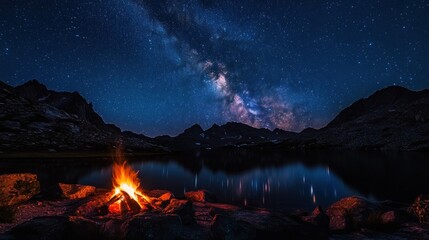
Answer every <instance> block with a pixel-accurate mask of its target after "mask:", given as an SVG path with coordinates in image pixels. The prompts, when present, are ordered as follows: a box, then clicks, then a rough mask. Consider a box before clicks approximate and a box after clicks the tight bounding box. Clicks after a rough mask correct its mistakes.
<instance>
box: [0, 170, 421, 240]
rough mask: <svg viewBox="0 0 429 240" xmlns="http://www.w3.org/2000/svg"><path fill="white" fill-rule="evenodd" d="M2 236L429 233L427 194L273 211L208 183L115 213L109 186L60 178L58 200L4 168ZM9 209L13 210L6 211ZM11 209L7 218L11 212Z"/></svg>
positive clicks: (162, 193)
mask: <svg viewBox="0 0 429 240" xmlns="http://www.w3.org/2000/svg"><path fill="white" fill-rule="evenodd" d="M0 178H1V179H3V180H5V179H7V181H1V184H2V186H1V189H0V200H1V201H0V202H1V203H0V211H1V214H0V215H2V217H1V220H2V223H0V239H78V238H81V239H89V238H94V239H262V238H273V239H278V238H287V239H380V238H382V239H427V238H429V225H428V219H429V218H428V216H429V212H428V209H429V208H428V206H429V200H428V197H425V196H420V197H419V198H417V199H416V202H415V203H414V204H413V205H412V206H407V205H404V204H398V203H394V202H388V201H387V202H370V201H367V200H366V199H364V198H361V197H355V196H353V197H348V198H344V199H341V200H339V201H338V202H336V203H334V204H332V205H331V206H329V207H328V208H327V209H322V208H321V207H317V208H316V209H314V211H313V212H311V213H307V212H304V211H296V212H293V213H283V212H276V211H273V210H269V209H262V208H248V207H239V206H233V205H229V204H223V203H217V202H216V196H213V195H212V194H210V192H208V191H206V190H198V191H192V192H186V193H185V198H183V199H178V198H175V196H174V194H173V193H171V192H169V191H167V190H152V191H145V192H144V193H145V194H146V195H147V196H148V197H149V198H150V199H151V202H152V203H153V206H154V207H151V208H146V209H142V210H139V211H138V212H132V211H126V212H119V213H112V212H109V211H104V212H103V211H101V210H100V209H102V208H100V206H103V204H104V203H105V202H106V201H107V200H106V199H108V198H109V197H110V196H111V191H109V190H106V189H97V188H95V187H92V186H84V185H76V184H59V188H60V189H61V192H62V193H63V194H62V195H63V196H62V197H61V198H59V199H51V200H47V199H43V198H41V197H40V196H38V195H37V194H38V193H39V191H40V184H39V183H38V181H37V177H35V175H33V174H7V175H1V176H0ZM8 210H9V211H8ZM8 214H9V219H7V216H8Z"/></svg>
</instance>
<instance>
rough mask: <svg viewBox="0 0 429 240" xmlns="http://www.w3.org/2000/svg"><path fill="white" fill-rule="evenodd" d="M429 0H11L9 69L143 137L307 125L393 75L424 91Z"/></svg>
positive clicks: (6, 19) (5, 74)
mask: <svg viewBox="0 0 429 240" xmlns="http://www.w3.org/2000/svg"><path fill="white" fill-rule="evenodd" d="M428 24H429V3H428V2H427V1H415V2H411V3H410V2H407V1H395V2H380V1H352V2H351V1H347V2H343V1H326V2H319V1H310V2H306V3H303V2H301V3H300V2H296V1H285V2H275V1H269V2H266V3H261V2H259V1H249V2H248V3H247V4H245V5H242V3H241V2H239V1H232V2H231V1H185V0H183V1H175V2H169V1H144V2H143V1H138V0H135V1H133V0H124V1H117V2H93V1H71V2H68V1H66V2H63V1H61V2H55V3H52V4H37V3H35V2H32V1H25V2H14V1H6V2H5V3H3V4H2V8H1V9H0V40H1V41H0V79H1V80H3V81H5V82H6V83H8V84H11V85H19V84H23V83H24V82H25V81H27V80H29V79H34V78H35V79H38V80H39V81H41V82H42V83H43V84H45V85H46V86H47V87H48V88H49V89H52V90H56V91H70V92H73V91H77V92H79V93H80V94H81V95H82V96H83V97H84V98H85V99H87V100H88V101H89V102H92V103H93V105H94V109H95V111H96V112H97V113H98V114H100V115H101V116H102V117H103V119H104V120H105V121H106V122H108V123H114V124H116V125H118V126H119V127H120V128H121V129H122V130H131V131H133V132H136V133H142V134H145V135H147V136H159V135H164V134H168V135H171V136H174V135H177V134H179V133H181V132H182V131H183V130H184V129H186V128H188V127H189V126H191V125H193V124H195V123H198V124H199V125H201V126H202V127H203V128H204V129H207V128H209V127H210V126H212V125H213V124H218V125H222V124H224V123H226V122H230V121H234V122H241V123H244V124H247V125H250V126H253V127H262V128H268V129H274V128H281V129H284V130H288V131H295V132H300V131H301V130H303V129H305V128H307V127H314V128H320V127H323V126H325V125H326V124H327V123H328V122H329V121H331V120H332V119H333V118H334V117H335V115H336V114H338V113H339V111H340V110H342V109H344V108H345V107H347V106H349V105H350V104H352V103H353V102H354V101H356V100H358V99H360V98H363V97H367V96H369V95H370V94H372V93H373V92H375V91H377V90H379V89H382V88H385V87H387V86H392V85H401V86H404V87H406V88H408V89H412V90H421V89H425V88H428V87H429V81H428V79H429V69H428V68H426V67H425V66H427V63H428V62H429V54H428V53H429V46H428V44H425V42H429V30H428V29H427V25H428Z"/></svg>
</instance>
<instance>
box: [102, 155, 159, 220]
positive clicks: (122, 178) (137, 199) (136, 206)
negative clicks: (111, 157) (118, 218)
mask: <svg viewBox="0 0 429 240" xmlns="http://www.w3.org/2000/svg"><path fill="white" fill-rule="evenodd" d="M115 160H116V161H115V163H114V164H113V167H112V175H113V179H112V183H113V187H114V191H113V193H112V196H111V198H110V200H109V202H108V206H109V211H110V212H112V213H119V212H121V213H124V212H127V211H132V212H138V211H140V210H141V209H147V208H148V206H150V205H149V204H150V199H149V198H148V197H147V196H145V195H144V194H143V193H142V192H141V191H140V190H139V186H140V180H139V179H138V172H136V171H134V170H133V169H132V168H131V167H130V166H129V165H127V162H126V161H125V160H123V159H122V158H121V156H120V154H117V158H116V159H115Z"/></svg>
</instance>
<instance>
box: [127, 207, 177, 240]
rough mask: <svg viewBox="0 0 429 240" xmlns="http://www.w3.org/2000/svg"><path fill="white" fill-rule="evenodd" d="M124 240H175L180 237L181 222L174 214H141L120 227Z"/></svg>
mask: <svg viewBox="0 0 429 240" xmlns="http://www.w3.org/2000/svg"><path fill="white" fill-rule="evenodd" d="M122 230H123V232H124V234H125V235H124V237H125V239H129V240H132V239H148V240H150V239H176V238H178V237H179V236H180V235H181V231H182V222H181V220H180V217H179V216H178V215H174V214H167V215H164V214H147V213H145V214H141V215H139V216H135V217H134V218H132V219H130V220H129V221H126V222H125V223H124V224H123V225H122Z"/></svg>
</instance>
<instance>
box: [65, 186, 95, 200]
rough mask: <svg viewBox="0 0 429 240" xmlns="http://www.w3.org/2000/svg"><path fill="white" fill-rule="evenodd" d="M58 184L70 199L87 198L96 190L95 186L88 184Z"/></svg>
mask: <svg viewBox="0 0 429 240" xmlns="http://www.w3.org/2000/svg"><path fill="white" fill-rule="evenodd" d="M58 186H59V187H60V189H61V191H62V193H63V195H64V196H65V197H66V198H68V199H78V198H85V197H88V196H90V195H92V194H94V192H95V187H94V186H88V185H80V184H65V183H59V184H58Z"/></svg>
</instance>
